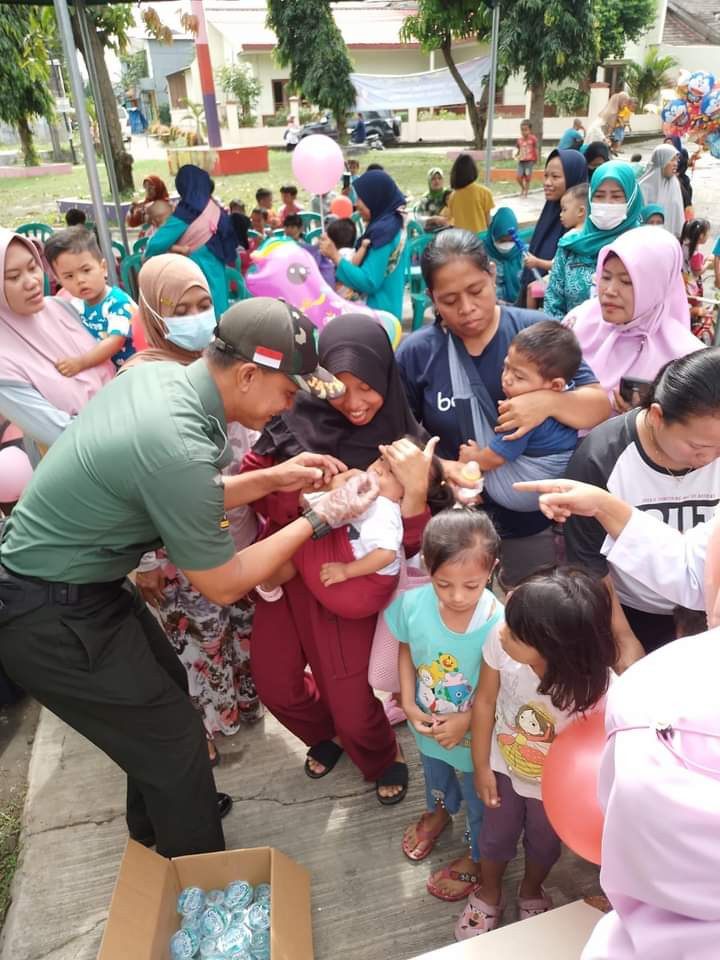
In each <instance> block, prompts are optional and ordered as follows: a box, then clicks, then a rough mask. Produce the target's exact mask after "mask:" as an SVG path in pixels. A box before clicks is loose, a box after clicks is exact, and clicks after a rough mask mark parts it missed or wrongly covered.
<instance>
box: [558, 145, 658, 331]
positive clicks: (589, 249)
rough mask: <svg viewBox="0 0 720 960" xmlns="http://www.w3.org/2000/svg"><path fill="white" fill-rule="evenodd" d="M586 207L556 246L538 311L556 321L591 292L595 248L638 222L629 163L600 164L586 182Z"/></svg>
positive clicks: (639, 198)
mask: <svg viewBox="0 0 720 960" xmlns="http://www.w3.org/2000/svg"><path fill="white" fill-rule="evenodd" d="M589 199H590V211H589V214H588V218H587V220H586V221H585V223H584V225H583V227H582V229H581V230H578V231H573V232H571V233H567V234H566V235H565V236H564V237H561V238H560V240H559V241H558V249H557V254H556V256H555V259H554V261H553V266H552V270H551V271H550V280H549V282H548V286H547V290H546V291H545V300H544V303H543V309H544V310H545V312H546V313H547V314H548V316H551V317H556V318H557V319H559V320H561V319H562V318H563V317H564V316H565V314H566V313H567V312H568V311H569V310H572V309H573V307H577V306H578V305H579V304H581V303H584V301H585V300H589V299H590V297H591V295H592V287H593V278H594V276H595V270H596V267H597V258H598V253H599V252H600V250H601V249H602V248H603V247H604V246H606V245H607V244H608V243H612V242H613V240H615V239H616V238H617V237H619V236H620V235H621V234H623V233H625V231H626V230H632V229H633V227H637V226H639V225H640V211H641V209H642V206H643V198H642V193H641V192H640V189H639V187H638V185H637V182H636V180H635V175H634V174H633V172H632V168H631V167H630V165H629V164H627V163H624V162H623V161H621V160H611V161H610V162H609V163H604V164H603V165H602V167H600V168H599V169H598V170H597V171H596V172H595V173H594V174H593V178H592V180H591V182H590V193H589Z"/></svg>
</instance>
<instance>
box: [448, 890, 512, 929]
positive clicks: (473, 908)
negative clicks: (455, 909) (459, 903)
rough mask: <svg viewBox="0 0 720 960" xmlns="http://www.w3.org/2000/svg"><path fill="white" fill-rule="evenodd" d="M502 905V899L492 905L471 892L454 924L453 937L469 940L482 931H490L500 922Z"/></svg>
mask: <svg viewBox="0 0 720 960" xmlns="http://www.w3.org/2000/svg"><path fill="white" fill-rule="evenodd" d="M503 907H504V904H503V903H502V901H500V903H499V904H498V905H497V906H493V904H491V903H485V901H484V900H481V899H480V897H478V896H476V895H475V894H474V893H471V894H470V896H469V897H468V902H467V903H466V904H465V909H464V910H463V912H462V913H461V914H460V916H459V917H458V921H457V923H456V924H455V939H456V940H471V939H472V938H473V937H479V936H480V934H482V933H490V931H491V930H494V929H495V928H496V927H497V925H498V924H499V923H500V918H501V917H502V912H503Z"/></svg>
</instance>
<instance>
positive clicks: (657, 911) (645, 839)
mask: <svg viewBox="0 0 720 960" xmlns="http://www.w3.org/2000/svg"><path fill="white" fill-rule="evenodd" d="M718 676H720V630H717V629H716V630H711V631H708V632H706V633H702V634H700V635H699V636H696V637H684V638H683V639H681V640H676V641H675V642H674V643H670V644H668V645H667V646H665V647H662V648H661V649H660V650H657V651H655V652H654V653H651V654H650V655H649V656H648V657H645V658H644V659H643V660H639V661H638V662H637V663H635V664H633V666H632V667H631V668H630V669H629V670H628V671H627V672H626V673H624V674H623V675H622V677H620V678H619V680H618V681H617V682H616V683H614V684H613V686H612V687H611V688H610V692H609V694H608V699H607V708H606V713H605V727H606V730H607V733H608V743H607V746H606V748H605V754H604V757H603V762H602V767H601V770H600V779H599V786H598V792H599V798H600V803H601V804H602V805H603V806H604V807H605V829H604V832H603V845H602V872H601V875H600V882H601V885H602V888H603V890H604V891H605V893H606V894H607V896H608V897H609V899H610V902H611V903H612V905H613V908H614V909H613V912H612V913H609V914H607V916H605V917H603V919H602V920H600V921H599V923H598V925H597V927H596V928H595V930H594V931H593V933H592V936H591V937H590V940H589V942H588V944H587V945H586V947H585V950H584V952H583V954H582V960H682V958H686V960H716V958H717V957H718V955H720V897H718V889H719V888H720V886H719V885H720V879H719V878H720V711H718V706H717V704H718V695H717V686H718ZM663 731H664V732H663Z"/></svg>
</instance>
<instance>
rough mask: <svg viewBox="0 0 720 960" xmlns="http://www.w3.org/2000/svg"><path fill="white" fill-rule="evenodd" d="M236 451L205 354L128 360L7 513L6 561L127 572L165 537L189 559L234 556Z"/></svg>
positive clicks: (56, 574) (105, 575) (182, 563)
mask: <svg viewBox="0 0 720 960" xmlns="http://www.w3.org/2000/svg"><path fill="white" fill-rule="evenodd" d="M231 458H232V452H231V448H230V445H229V443H228V442H227V437H226V423H225V414H224V411H223V406H222V401H221V399H220V394H219V392H218V389H217V387H216V386H215V382H214V380H213V379H212V376H211V375H210V371H209V370H208V367H207V365H206V363H205V361H204V360H196V361H195V362H194V363H192V364H190V366H187V367H183V366H181V365H180V364H178V363H162V362H160V363H144V364H142V365H139V366H137V367H135V368H132V369H130V370H127V371H126V372H125V373H123V374H122V375H121V376H119V377H117V378H116V379H115V380H113V381H112V382H111V383H109V384H108V385H107V386H105V387H103V389H102V390H100V392H99V393H97V394H96V395H95V396H94V397H93V399H92V400H91V401H90V402H89V403H88V405H87V406H86V407H84V409H83V410H82V411H81V413H80V414H79V416H78V417H77V419H76V420H75V421H74V422H73V423H71V424H70V426H69V427H68V428H67V430H65V432H64V433H63V434H62V435H61V436H60V437H59V438H58V440H57V441H56V442H55V443H54V444H53V446H52V447H51V448H50V450H49V451H48V453H47V455H46V456H45V457H44V459H43V460H42V461H41V463H40V465H39V466H38V469H37V470H36V472H35V475H34V476H33V478H32V481H31V482H30V484H29V485H28V487H27V489H26V490H25V492H24V493H23V496H22V499H21V500H20V502H19V503H18V505H17V506H16V507H15V509H14V510H13V512H12V515H11V517H10V519H9V520H8V522H7V524H6V527H5V532H4V536H3V542H2V545H1V546H0V560H2V563H3V564H5V565H6V566H7V567H8V568H9V569H10V570H11V571H14V572H15V573H18V574H21V575H25V576H32V577H40V578H42V579H45V580H54V581H61V582H68V583H97V582H101V581H106V580H117V579H120V578H122V577H124V576H125V575H126V574H127V573H129V572H130V571H131V570H133V569H134V568H135V567H136V566H137V564H138V562H139V560H140V557H141V556H142V554H143V553H144V552H145V551H146V550H152V549H155V548H156V547H159V546H160V545H164V546H165V549H166V550H167V552H168V556H169V557H170V560H171V561H172V562H173V563H174V564H175V565H176V566H177V567H181V568H185V569H188V570H209V569H212V568H213V567H217V566H220V565H221V564H223V563H227V561H228V560H230V558H231V557H232V556H233V554H234V553H235V547H234V544H233V540H232V537H231V535H230V531H229V528H228V523H227V520H226V518H225V507H224V488H223V485H222V479H221V476H220V470H221V469H222V468H223V467H225V466H227V464H228V463H229V462H230V460H231Z"/></svg>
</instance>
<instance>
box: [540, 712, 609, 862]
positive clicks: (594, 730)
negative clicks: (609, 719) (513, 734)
mask: <svg viewBox="0 0 720 960" xmlns="http://www.w3.org/2000/svg"><path fill="white" fill-rule="evenodd" d="M604 750H605V715H604V713H603V711H597V712H595V713H592V714H590V715H589V716H587V717H578V718H577V719H576V720H573V722H572V723H571V724H570V725H569V726H568V727H566V728H565V729H564V730H563V731H562V733H559V734H558V736H557V737H556V738H555V740H554V741H553V744H552V746H551V747H550V751H549V752H548V755H547V757H546V759H545V767H544V770H543V775H542V799H543V804H544V805H545V812H546V813H547V815H548V820H549V821H550V823H551V824H552V826H553V828H554V830H555V832H556V833H557V835H558V836H559V837H560V839H561V840H562V841H563V843H565V844H567V846H568V847H570V849H571V850H573V851H574V852H575V853H577V854H578V856H580V857H584V858H585V859H586V860H589V861H590V862H591V863H600V848H601V846H602V831H603V813H602V810H601V809H600V804H599V803H598V799H597V781H598V773H599V771H600V761H601V759H602V755H603V751H604Z"/></svg>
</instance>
